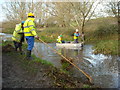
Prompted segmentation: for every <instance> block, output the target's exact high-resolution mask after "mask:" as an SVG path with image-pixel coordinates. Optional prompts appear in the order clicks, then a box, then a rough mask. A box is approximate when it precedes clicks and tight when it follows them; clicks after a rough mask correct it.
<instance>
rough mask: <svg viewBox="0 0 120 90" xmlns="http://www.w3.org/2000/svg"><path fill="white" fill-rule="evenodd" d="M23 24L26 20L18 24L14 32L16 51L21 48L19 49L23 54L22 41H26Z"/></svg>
mask: <svg viewBox="0 0 120 90" xmlns="http://www.w3.org/2000/svg"><path fill="white" fill-rule="evenodd" d="M23 24H24V21H22V22H21V23H20V24H17V25H16V27H15V30H14V32H13V36H12V40H13V42H14V46H15V51H17V49H18V48H19V51H20V52H21V54H22V42H24V33H23V29H24V28H23Z"/></svg>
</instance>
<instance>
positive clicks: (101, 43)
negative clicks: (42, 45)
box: [3, 17, 118, 55]
mask: <svg viewBox="0 0 120 90" xmlns="http://www.w3.org/2000/svg"><path fill="white" fill-rule="evenodd" d="M108 22H109V23H108ZM13 30H14V29H6V30H3V32H4V33H6V32H7V33H12V32H13ZM84 31H85V43H92V44H94V47H93V49H95V51H94V53H95V54H97V53H103V54H113V55H116V54H117V52H118V26H117V20H116V19H115V18H113V17H106V18H97V19H93V20H90V21H89V22H88V23H87V24H86V26H85V29H84ZM74 32H75V28H72V27H57V26H54V25H52V26H51V25H50V26H48V27H46V28H43V29H42V30H41V29H37V33H38V36H39V37H40V38H41V39H42V40H43V41H45V42H47V43H52V42H57V41H56V39H57V37H58V36H59V35H60V34H62V35H63V40H65V41H73V33H74ZM79 41H81V40H80V38H79ZM110 42H111V43H112V44H111V43H110ZM107 46H109V47H107Z"/></svg>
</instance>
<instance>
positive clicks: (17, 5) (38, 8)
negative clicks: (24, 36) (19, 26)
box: [2, 0, 43, 22]
mask: <svg viewBox="0 0 120 90" xmlns="http://www.w3.org/2000/svg"><path fill="white" fill-rule="evenodd" d="M2 8H3V11H4V13H5V15H6V18H7V19H8V21H19V22H20V21H22V20H25V19H26V18H27V13H29V12H33V13H34V14H35V17H36V18H37V19H39V18H41V16H42V9H43V8H42V2H34V1H33V0H32V1H31V2H22V1H19V2H18V1H17V0H16V1H14V2H6V3H5V5H4V6H2Z"/></svg>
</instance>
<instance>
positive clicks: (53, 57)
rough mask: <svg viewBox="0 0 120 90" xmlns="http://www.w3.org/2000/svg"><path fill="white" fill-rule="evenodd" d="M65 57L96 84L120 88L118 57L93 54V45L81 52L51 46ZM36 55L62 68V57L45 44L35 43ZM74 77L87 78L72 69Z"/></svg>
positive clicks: (87, 46)
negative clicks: (70, 59)
mask: <svg viewBox="0 0 120 90" xmlns="http://www.w3.org/2000/svg"><path fill="white" fill-rule="evenodd" d="M49 45H50V46H51V47H53V48H54V49H56V50H57V51H58V52H59V53H62V54H63V55H64V56H67V57H71V58H73V59H74V61H73V63H74V64H76V65H77V66H78V67H79V68H81V69H82V70H84V71H85V72H87V73H88V74H89V75H90V76H92V78H93V79H94V84H95V85H98V86H101V87H103V88H118V87H119V83H118V61H120V58H119V57H117V56H106V55H103V54H98V55H95V54H93V53H92V52H93V50H92V45H85V46H84V47H83V49H81V50H70V49H59V48H57V47H56V46H55V43H52V44H49ZM34 53H35V54H36V56H37V57H40V58H42V59H44V60H48V61H50V62H52V63H53V64H54V65H55V66H56V67H58V68H60V67H61V66H62V63H61V57H60V56H59V55H57V54H56V53H54V52H53V51H52V50H51V48H49V47H47V46H46V45H44V44H43V43H35V48H34ZM70 72H72V74H73V76H74V77H82V78H83V79H85V78H86V77H85V76H84V75H83V74H82V73H80V72H79V71H78V70H77V69H75V68H74V67H72V68H71V69H70Z"/></svg>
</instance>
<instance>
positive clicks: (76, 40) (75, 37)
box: [74, 29, 80, 43]
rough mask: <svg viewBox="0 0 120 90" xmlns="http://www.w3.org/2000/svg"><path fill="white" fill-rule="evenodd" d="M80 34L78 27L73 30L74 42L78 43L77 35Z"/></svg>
mask: <svg viewBox="0 0 120 90" xmlns="http://www.w3.org/2000/svg"><path fill="white" fill-rule="evenodd" d="M79 36H80V33H79V32H78V29H76V32H74V42H75V43H79V42H78V37H79Z"/></svg>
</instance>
